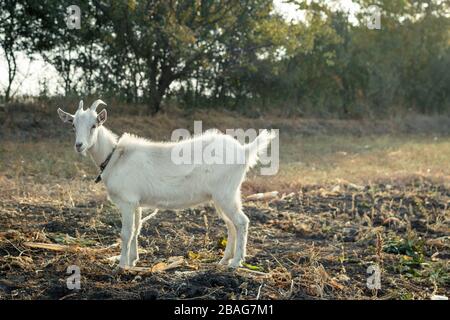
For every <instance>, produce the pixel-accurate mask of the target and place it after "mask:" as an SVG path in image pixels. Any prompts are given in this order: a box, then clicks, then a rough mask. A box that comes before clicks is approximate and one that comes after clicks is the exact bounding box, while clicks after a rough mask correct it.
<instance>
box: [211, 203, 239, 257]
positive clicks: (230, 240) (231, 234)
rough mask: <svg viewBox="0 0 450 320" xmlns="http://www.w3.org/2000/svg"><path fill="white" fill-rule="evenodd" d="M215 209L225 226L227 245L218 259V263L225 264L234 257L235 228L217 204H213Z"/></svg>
mask: <svg viewBox="0 0 450 320" xmlns="http://www.w3.org/2000/svg"><path fill="white" fill-rule="evenodd" d="M215 207H216V210H217V214H218V215H219V217H220V218H222V220H223V221H225V224H226V226H227V245H226V247H225V252H224V254H223V258H222V259H221V260H220V261H219V264H220V265H224V266H227V265H228V263H229V262H230V260H231V259H232V258H233V257H234V252H235V251H236V229H235V227H234V224H233V223H232V222H231V220H230V219H228V218H227V216H226V215H225V214H224V213H223V212H222V210H221V209H220V207H219V206H217V205H216V206H215Z"/></svg>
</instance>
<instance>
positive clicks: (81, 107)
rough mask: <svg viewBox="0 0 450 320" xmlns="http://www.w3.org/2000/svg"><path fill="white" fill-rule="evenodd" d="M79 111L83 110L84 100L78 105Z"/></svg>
mask: <svg viewBox="0 0 450 320" xmlns="http://www.w3.org/2000/svg"><path fill="white" fill-rule="evenodd" d="M78 110H83V100H80V104H79V105H78Z"/></svg>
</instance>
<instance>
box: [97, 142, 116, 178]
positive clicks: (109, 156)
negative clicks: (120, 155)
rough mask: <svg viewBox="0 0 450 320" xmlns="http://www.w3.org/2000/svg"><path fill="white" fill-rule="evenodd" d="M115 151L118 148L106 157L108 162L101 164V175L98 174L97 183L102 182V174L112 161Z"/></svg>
mask: <svg viewBox="0 0 450 320" xmlns="http://www.w3.org/2000/svg"><path fill="white" fill-rule="evenodd" d="M115 150H116V147H114V148H113V149H112V151H111V153H110V154H109V155H108V156H107V157H106V160H105V161H103V162H102V163H101V164H100V173H99V174H98V176H97V178H96V179H95V183H98V182H100V181H101V180H102V173H103V171H104V170H105V168H106V166H107V165H108V163H109V160H111V157H112V155H113V153H114V151H115Z"/></svg>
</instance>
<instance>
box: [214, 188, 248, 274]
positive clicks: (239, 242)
mask: <svg viewBox="0 0 450 320" xmlns="http://www.w3.org/2000/svg"><path fill="white" fill-rule="evenodd" d="M214 201H215V202H216V203H217V205H218V206H219V207H220V209H221V210H222V212H223V213H224V214H225V216H226V217H227V218H228V219H229V220H230V221H231V222H232V223H233V225H234V227H235V229H236V251H235V253H234V257H233V258H232V259H231V260H230V262H229V264H228V266H229V267H231V268H237V267H239V266H241V265H242V262H243V261H244V259H245V254H246V247H247V235H248V224H249V219H248V218H247V216H246V215H245V214H244V212H242V209H241V206H242V205H241V199H240V196H239V193H237V194H236V195H235V196H234V197H232V198H231V197H230V198H223V197H222V198H219V199H215V200H214Z"/></svg>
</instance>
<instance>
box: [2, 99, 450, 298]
mask: <svg viewBox="0 0 450 320" xmlns="http://www.w3.org/2000/svg"><path fill="white" fill-rule="evenodd" d="M112 109H113V108H112ZM108 111H109V119H108V124H107V126H108V127H110V128H113V129H115V131H116V133H122V132H124V131H129V132H133V133H136V134H139V135H143V136H147V137H150V138H152V139H154V140H158V139H168V138H169V137H170V134H171V132H172V130H173V129H175V128H179V127H183V128H188V129H190V130H191V129H192V127H193V120H194V119H195V120H203V121H204V125H203V126H204V129H207V128H209V127H217V128H219V129H222V130H223V129H226V128H236V127H240V128H250V127H254V128H265V127H271V128H279V129H280V163H281V166H280V172H279V173H278V175H276V176H273V177H271V176H258V175H257V171H258V170H254V171H252V172H251V173H250V174H249V176H248V180H247V181H246V182H245V184H244V186H243V195H244V198H245V197H247V196H248V195H251V194H254V193H257V192H267V191H278V192H279V196H278V197H277V198H274V199H268V200H264V201H246V202H245V204H244V211H245V212H246V214H247V215H248V216H249V218H250V221H251V224H250V230H249V243H248V258H247V264H246V265H245V267H243V268H241V269H238V270H237V271H230V270H227V269H226V268H223V267H219V266H217V265H216V262H218V261H219V260H220V257H221V255H222V252H223V248H224V244H225V243H224V237H225V235H226V231H225V226H224V225H223V223H222V221H221V220H219V218H218V217H217V215H216V213H215V212H214V209H213V208H212V207H210V206H208V205H205V206H201V207H197V208H193V209H189V210H183V211H179V212H176V211H163V212H160V213H159V214H158V215H157V216H156V217H155V218H154V219H152V220H150V221H149V222H147V224H146V225H144V227H143V230H142V234H141V237H140V239H139V242H140V249H141V253H140V255H141V260H140V261H139V263H138V267H140V269H139V268H136V269H135V270H130V271H122V272H115V271H114V269H115V265H114V262H113V261H112V260H111V259H108V258H109V257H112V256H114V255H117V254H119V250H120V249H119V244H120V240H119V234H120V226H121V222H120V215H119V212H118V211H117V209H116V208H115V207H114V206H113V205H112V204H111V203H110V202H108V200H107V199H106V192H105V189H104V186H103V185H102V184H95V183H94V182H93V179H94V177H95V175H96V172H97V169H96V168H95V167H94V165H93V164H92V163H91V161H90V159H89V158H88V157H86V158H82V157H81V156H78V155H76V154H75V152H74V151H73V136H72V135H73V132H72V131H71V129H70V128H69V127H65V126H64V125H62V124H61V123H60V122H59V119H58V118H57V114H56V112H55V110H54V109H50V108H48V107H45V106H39V105H34V106H32V105H17V106H14V108H12V107H11V108H9V109H5V110H1V111H0V126H1V127H0V299H172V298H176V299H202V298H203V299H256V298H259V299H430V297H431V296H433V295H446V296H448V295H449V294H450V275H449V258H450V250H449V249H450V232H449V230H450V206H449V204H450V166H449V164H450V161H449V159H450V119H449V118H445V117H436V118H434V117H418V116H416V117H413V116H411V117H407V118H403V119H394V120H389V121H387V120H386V121H363V120H360V121H356V120H355V121H350V120H346V121H344V120H313V119H311V120H305V119H289V120H287V119H283V118H277V117H267V118H264V117H261V118H258V119H250V118H242V117H238V116H237V115H234V114H231V113H215V112H196V113H194V114H190V115H186V114H183V113H182V112H181V111H179V110H174V111H173V112H172V113H167V114H161V115H158V116H156V117H155V118H149V117H142V116H139V115H138V114H134V115H125V114H124V113H123V112H119V111H120V110H117V113H115V112H114V109H113V110H108ZM169 114H170V115H169ZM42 243H44V244H47V246H44V245H42ZM33 244H34V245H33ZM36 244H38V245H36ZM39 246H40V247H39ZM174 261H175V263H173V262H174ZM171 264H172V265H171ZM71 265H76V266H79V268H80V272H81V289H80V290H69V289H68V288H67V285H66V279H67V278H68V277H69V275H68V274H67V273H66V271H67V268H68V266H71ZM373 265H376V266H379V267H380V270H381V277H380V280H381V288H380V289H369V288H368V287H367V278H368V277H369V276H370V274H368V273H367V269H368V267H370V266H373ZM168 266H169V267H168Z"/></svg>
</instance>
